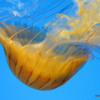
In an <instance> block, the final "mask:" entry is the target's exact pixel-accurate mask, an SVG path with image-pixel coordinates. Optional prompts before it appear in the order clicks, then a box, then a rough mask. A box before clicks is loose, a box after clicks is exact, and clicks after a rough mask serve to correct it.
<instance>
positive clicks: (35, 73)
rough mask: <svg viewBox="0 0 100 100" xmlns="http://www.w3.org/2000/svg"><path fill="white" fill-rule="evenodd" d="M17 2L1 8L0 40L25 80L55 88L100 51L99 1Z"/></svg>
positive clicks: (16, 72)
mask: <svg viewBox="0 0 100 100" xmlns="http://www.w3.org/2000/svg"><path fill="white" fill-rule="evenodd" d="M15 1H16V0H15ZM15 1H11V0H7V1H6V3H7V2H8V3H10V5H11V6H10V7H9V9H6V10H4V8H3V9H2V11H3V12H2V11H0V43H1V44H2V45H3V47H4V51H5V55H6V58H7V62H8V64H9V67H10V69H11V71H12V72H13V73H14V75H15V76H16V77H17V78H18V79H19V80H20V81H22V82H23V83H24V84H26V85H28V86H30V87H32V88H35V89H39V90H50V89H54V88H57V87H59V86H61V85H62V84H64V83H65V82H66V81H68V80H69V79H70V78H71V77H72V76H73V75H74V74H75V73H77V71H78V70H79V69H80V68H81V67H82V66H84V65H85V63H86V62H87V61H88V59H89V58H91V57H96V56H95V54H94V53H93V51H96V52H98V53H99V52H100V1H99V0H71V1H70V3H68V2H69V0H59V1H56V0H51V1H50V2H49V3H48V2H47V1H46V0H41V1H40V0H37V1H35V0H33V1H32V0H29V1H28V2H25V1H23V2H22V1H21V0H17V1H16V2H17V3H16V2H15ZM41 4H44V6H41ZM15 5H16V6H15ZM16 9H17V10H16ZM48 12H49V13H48ZM41 26H42V27H41Z"/></svg>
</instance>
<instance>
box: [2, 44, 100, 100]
mask: <svg viewBox="0 0 100 100" xmlns="http://www.w3.org/2000/svg"><path fill="white" fill-rule="evenodd" d="M96 95H100V60H98V59H90V60H89V61H88V62H87V63H86V64H85V66H84V67H83V68H82V69H81V70H80V71H79V72H77V73H76V74H75V75H74V76H73V77H72V78H71V79H70V80H69V81H68V82H67V83H65V84H64V85H62V86H61V87H59V88H57V89H54V90H50V91H40V90H36V89H32V88H30V87H28V86H26V85H25V84H23V83H22V82H20V81H19V80H18V79H17V78H16V77H15V76H14V75H13V73H12V72H11V70H10V68H9V66H8V64H7V61H6V57H5V54H4V50H3V47H2V45H0V100H100V97H96Z"/></svg>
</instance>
